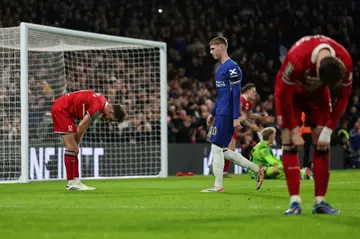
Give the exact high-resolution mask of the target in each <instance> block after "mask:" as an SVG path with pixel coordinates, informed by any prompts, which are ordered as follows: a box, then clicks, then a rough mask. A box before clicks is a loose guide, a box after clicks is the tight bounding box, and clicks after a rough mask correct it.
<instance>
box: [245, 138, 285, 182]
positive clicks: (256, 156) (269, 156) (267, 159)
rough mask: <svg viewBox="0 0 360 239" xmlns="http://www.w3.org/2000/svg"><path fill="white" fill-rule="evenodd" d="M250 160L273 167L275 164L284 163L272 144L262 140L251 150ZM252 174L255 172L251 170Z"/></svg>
mask: <svg viewBox="0 0 360 239" xmlns="http://www.w3.org/2000/svg"><path fill="white" fill-rule="evenodd" d="M250 161H252V162H253V163H254V164H257V165H259V166H265V167H271V166H274V165H282V162H281V161H280V159H278V158H277V157H276V156H275V155H274V153H273V151H272V149H271V148H270V146H268V145H267V144H266V142H265V141H260V142H259V143H258V144H257V145H255V147H254V148H253V149H252V151H251V155H250ZM249 174H250V176H253V175H254V172H253V171H251V170H249Z"/></svg>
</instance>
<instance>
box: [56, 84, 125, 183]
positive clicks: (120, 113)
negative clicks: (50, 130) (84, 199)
mask: <svg viewBox="0 0 360 239" xmlns="http://www.w3.org/2000/svg"><path fill="white" fill-rule="evenodd" d="M51 116H52V119H53V125H54V132H55V133H58V134H61V136H62V139H63V141H64V143H65V158H64V162H65V168H66V178H67V180H68V183H67V185H66V189H67V190H94V189H95V188H93V187H88V186H86V185H85V184H83V183H81V181H80V180H79V162H78V157H77V156H78V153H79V144H80V143H81V140H82V138H83V136H84V133H85V131H86V130H87V129H88V128H89V126H90V124H91V122H92V121H94V120H95V119H97V118H100V117H103V118H105V119H106V120H108V121H117V122H122V121H124V119H125V117H126V113H125V111H124V109H123V107H122V106H120V105H112V104H109V103H108V102H107V101H106V98H105V97H104V96H103V95H102V94H100V93H96V92H94V91H91V90H82V91H76V92H72V93H68V94H66V95H63V96H61V97H59V98H57V99H56V100H55V102H54V104H53V106H52V109H51ZM75 119H79V120H81V121H80V123H79V124H78V125H77V126H76V125H75Z"/></svg>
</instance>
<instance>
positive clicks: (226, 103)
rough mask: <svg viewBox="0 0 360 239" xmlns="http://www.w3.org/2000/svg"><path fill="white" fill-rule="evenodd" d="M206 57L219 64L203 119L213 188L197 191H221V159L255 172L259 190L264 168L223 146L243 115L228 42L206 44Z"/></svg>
mask: <svg viewBox="0 0 360 239" xmlns="http://www.w3.org/2000/svg"><path fill="white" fill-rule="evenodd" d="M209 45H210V54H211V55H212V56H213V57H214V59H216V60H218V61H219V62H220V66H219V67H218V68H217V70H216V90H217V99H216V103H215V105H214V107H213V109H212V111H211V114H210V115H209V117H208V118H207V124H208V125H209V126H213V127H212V132H211V135H212V136H211V139H210V141H211V143H212V144H211V151H212V153H213V173H214V176H215V184H214V186H213V187H211V188H208V189H204V190H202V191H201V192H223V191H224V186H223V169H224V159H228V160H230V161H232V162H233V163H235V164H237V165H239V166H241V167H244V168H249V169H251V170H253V171H254V172H255V173H256V177H255V179H256V189H259V188H260V187H261V184H262V182H263V180H264V167H263V166H258V165H256V164H254V163H252V162H251V161H249V160H248V159H246V158H245V157H243V156H242V155H241V154H239V153H236V152H234V151H232V150H229V149H228V148H227V147H228V145H229V143H230V141H231V137H232V135H233V133H234V129H235V130H237V131H239V130H240V129H241V128H242V127H241V121H244V120H245V119H246V116H245V115H244V116H240V100H239V99H240V88H241V80H242V71H241V69H240V67H239V66H238V64H237V63H236V62H234V61H233V60H232V59H230V57H229V56H228V53H227V47H228V43H227V40H226V38H224V37H216V38H214V39H212V40H211V41H210V43H209Z"/></svg>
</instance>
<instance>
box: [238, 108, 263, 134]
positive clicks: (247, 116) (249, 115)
mask: <svg viewBox="0 0 360 239" xmlns="http://www.w3.org/2000/svg"><path fill="white" fill-rule="evenodd" d="M242 115H246V118H250V117H251V113H250V112H248V113H245V112H242ZM250 119H251V118H250ZM241 123H243V124H244V125H245V126H247V127H249V128H250V129H251V130H252V131H255V132H259V131H260V128H259V126H257V125H256V124H255V123H252V122H250V121H249V120H247V119H245V120H244V121H242V122H241Z"/></svg>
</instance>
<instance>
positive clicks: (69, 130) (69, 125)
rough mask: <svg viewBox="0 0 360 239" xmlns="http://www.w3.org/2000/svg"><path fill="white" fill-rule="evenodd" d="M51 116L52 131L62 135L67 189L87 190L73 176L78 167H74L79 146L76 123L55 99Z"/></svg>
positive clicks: (76, 173)
mask: <svg viewBox="0 0 360 239" xmlns="http://www.w3.org/2000/svg"><path fill="white" fill-rule="evenodd" d="M51 116H52V119H53V126H54V132H55V133H58V134H60V135H61V136H62V139H63V142H64V144H65V154H64V164H65V168H66V178H67V180H68V183H67V185H66V188H67V189H68V190H89V189H87V188H85V187H83V186H81V185H80V184H79V183H78V182H77V180H75V176H78V168H76V166H77V167H78V164H76V161H77V159H78V158H77V156H78V153H79V147H78V144H77V142H76V140H75V133H76V125H75V123H74V119H73V118H72V117H71V116H69V115H68V114H67V113H66V111H65V110H63V109H62V108H61V106H58V105H57V102H56V101H55V103H54V105H53V107H52V109H51Z"/></svg>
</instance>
